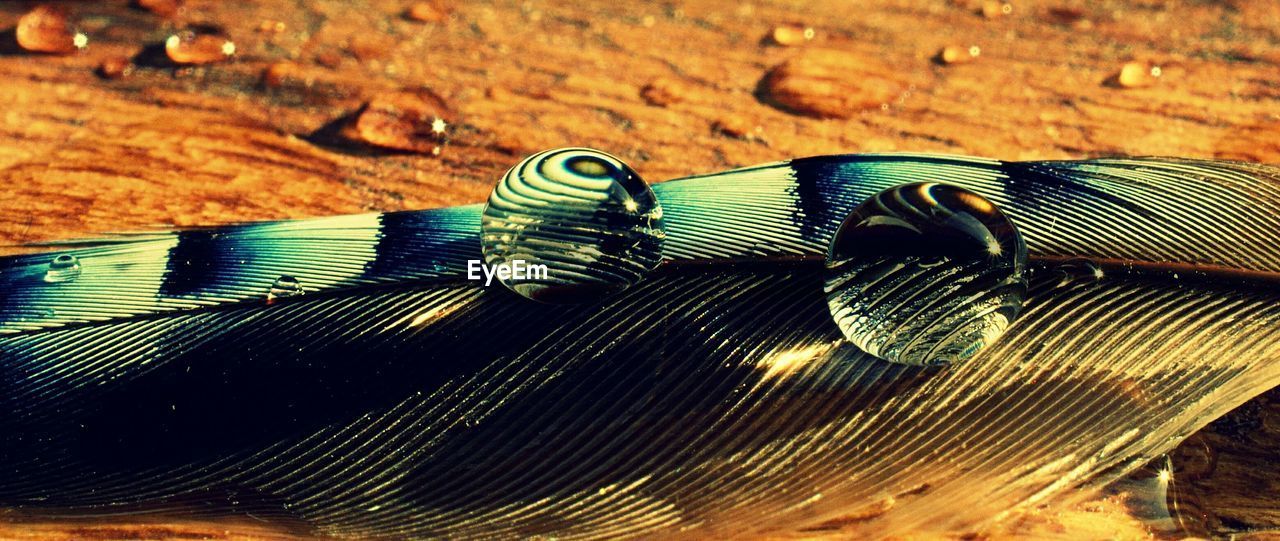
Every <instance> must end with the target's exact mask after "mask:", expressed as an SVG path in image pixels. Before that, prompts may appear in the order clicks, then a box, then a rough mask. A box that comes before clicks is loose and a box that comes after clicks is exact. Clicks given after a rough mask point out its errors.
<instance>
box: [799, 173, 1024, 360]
mask: <svg viewBox="0 0 1280 541" xmlns="http://www.w3.org/2000/svg"><path fill="white" fill-rule="evenodd" d="M1026 262H1027V247H1026V243H1025V242H1024V241H1023V240H1022V236H1021V235H1020V234H1019V233H1018V230H1017V229H1016V228H1015V227H1014V225H1013V223H1012V222H1011V221H1009V219H1008V218H1007V217H1005V215H1004V213H1002V212H1001V211H1000V209H999V208H997V207H996V206H995V205H994V204H993V203H991V202H990V201H988V200H987V199H985V198H983V197H982V196H980V195H978V194H976V193H973V192H970V191H968V190H965V189H963V188H959V187H955V186H949V185H946V184H937V183H913V184H905V185H902V186H897V187H894V188H890V189H888V190H885V191H883V192H880V193H879V194H877V195H875V196H873V197H871V198H870V199H868V200H867V201H866V202H864V203H863V204H862V205H860V206H859V207H858V208H857V209H855V210H854V211H853V213H851V214H850V215H849V216H848V217H847V218H845V220H844V223H842V224H841V225H840V228H839V230H838V231H837V232H836V235H835V237H834V238H833V239H832V241H831V248H830V251H829V252H828V254H827V274H826V279H825V283H824V291H826V293H827V305H828V308H829V309H830V310H831V315H832V317H833V318H834V319H835V322H836V324H837V325H838V326H839V327H840V330H841V331H842V332H843V333H844V335H845V337H846V338H848V339H849V341H851V342H853V343H854V344H855V345H857V346H858V347H859V348H862V350H863V351H866V352H867V353H870V354H872V355H875V356H877V357H879V358H881V359H884V360H887V361H891V362H896V363H902V364H911V365H939V364H948V363H953V362H958V361H962V360H964V359H966V358H968V357H970V356H972V355H973V354H975V353H977V352H978V351H979V350H981V349H982V348H983V347H985V346H987V345H989V344H991V342H993V341H994V340H995V339H996V338H997V337H999V336H1000V335H1001V334H1002V333H1003V332H1004V330H1005V328H1007V327H1008V326H1009V324H1010V323H1011V322H1012V321H1013V319H1014V318H1015V317H1017V315H1018V312H1019V311H1021V309H1022V303H1023V300H1024V298H1025V297H1026V278H1025V276H1024V271H1025V269H1026Z"/></svg>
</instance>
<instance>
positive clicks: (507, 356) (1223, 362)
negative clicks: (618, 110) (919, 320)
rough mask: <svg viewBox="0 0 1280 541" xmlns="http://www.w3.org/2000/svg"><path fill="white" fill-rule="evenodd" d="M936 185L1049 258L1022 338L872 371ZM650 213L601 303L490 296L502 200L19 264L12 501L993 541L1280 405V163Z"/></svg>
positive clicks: (8, 500) (8, 345)
mask: <svg viewBox="0 0 1280 541" xmlns="http://www.w3.org/2000/svg"><path fill="white" fill-rule="evenodd" d="M921 181H931V182H940V183H946V184H952V185H956V186H960V187H963V188H965V189H968V190H971V191H973V192H976V193H978V194H980V195H982V196H983V197H985V198H987V199H989V200H990V201H992V202H994V203H995V204H996V205H998V206H999V207H1000V208H1001V209H1002V210H1003V212H1004V213H1005V214H1007V215H1008V216H1009V217H1010V218H1011V219H1012V220H1013V221H1014V222H1015V223H1016V224H1017V226H1018V228H1019V230H1020V231H1021V233H1022V235H1023V237H1024V238H1025V240H1026V243H1027V246H1028V251H1029V253H1030V257H1031V262H1032V268H1031V275H1030V283H1029V289H1028V294H1027V301H1026V303H1025V308H1024V310H1023V312H1022V315H1021V316H1020V317H1019V318H1018V319H1017V320H1016V321H1015V322H1014V323H1013V324H1012V326H1010V327H1009V329H1008V330H1007V331H1006V332H1005V334H1004V335H1003V336H1001V337H1000V338H999V340H998V341H997V342H996V343H994V344H991V345H989V346H988V347H987V348H986V350H984V351H983V352H981V353H980V354H979V355H978V356H976V357H974V358H973V359H971V360H969V361H968V362H966V363H964V364H961V365H957V366H954V367H950V368H944V369H938V368H925V367H915V366H904V365H895V364H890V363H885V362H883V361H879V360H877V359H874V358H872V357H869V356H867V355H866V354H864V353H862V352H860V351H859V350H858V349H857V348H856V347H854V346H852V345H851V344H849V343H848V342H846V341H845V340H844V339H843V336H842V335H841V333H840V330H839V329H838V328H837V327H836V325H835V323H834V322H833V321H832V319H831V316H830V314H829V313H828V310H827V306H826V300H825V297H824V295H823V291H822V271H823V256H824V254H825V253H826V250H827V247H828V244H829V243H830V241H831V238H832V235H834V233H835V230H836V228H837V227H838V226H839V225H840V223H841V221H842V220H843V219H844V217H845V216H847V215H848V214H849V213H850V212H851V211H853V209H854V208H855V207H857V206H858V205H859V204H860V203H862V202H863V201H864V200H866V199H867V198H868V197H870V196H872V195H874V194H876V193H878V192H880V191H882V190H884V189H886V188H890V187H893V186H897V185H901V184H906V183H911V182H921ZM653 192H654V194H655V195H656V196H657V198H658V200H659V201H660V202H661V205H662V209H663V211H664V213H665V215H664V216H663V220H664V222H665V228H666V238H665V243H664V245H663V247H662V254H663V262H662V264H661V265H659V266H658V268H657V269H655V270H653V271H651V272H649V273H648V274H647V275H646V276H644V277H643V278H642V279H640V280H639V282H637V283H636V284H634V285H633V286H632V287H630V288H627V289H625V290H624V291H622V292H620V293H617V294H615V295H611V296H604V297H601V298H600V299H598V300H597V301H595V302H589V303H584V304H577V305H546V304H541V303H537V302H531V301H529V300H527V299H524V298H521V297H519V296H517V295H515V294H513V293H511V292H510V291H507V290H505V289H504V288H502V287H498V286H497V284H496V283H495V284H494V285H493V286H491V287H488V288H486V287H483V285H479V284H477V283H476V282H474V281H468V280H467V279H466V271H467V264H468V261H469V260H477V259H482V254H481V252H480V249H481V243H480V220H481V212H482V207H481V206H480V205H470V206H462V207H454V208H445V209H433V210H424V211H416V212H397V213H386V214H367V215H357V216H341V217H334V218H323V219H316V220H301V221H282V222H270V223H255V224H243V225H233V226H226V227H213V228H202V229H190V230H181V231H175V232H167V233H148V234H139V235H124V236H118V237H113V238H109V239H105V240H102V241H98V242H90V243H81V244H68V245H64V246H58V247H56V251H53V252H48V253H42V254H34V255H22V256H14V257H7V258H3V259H0V508H8V509H10V510H14V512H16V513H18V514H20V515H21V516H24V517H31V518H36V519H38V518H41V517H62V518H66V517H86V518H87V517H100V516H107V515H111V516H119V515H145V516H158V517H206V518H224V517H234V516H253V517H255V518H259V519H262V520H267V521H269V522H272V523H275V524H277V525H279V526H280V527H282V528H288V529H291V530H293V531H296V532H298V533H299V534H302V535H317V536H338V537H383V538H406V537H410V538H411V537H448V538H459V539H461V538H473V537H483V538H491V537H504V538H506V537H529V536H534V535H545V536H555V537H584V538H617V537H630V536H645V535H648V536H660V537H664V538H682V537H688V538H713V537H714V538H723V537H744V536H746V537H750V536H771V535H792V534H800V535H806V536H812V537H821V536H824V535H833V536H842V537H847V536H849V535H851V534H853V535H859V536H868V537H878V536H891V535H894V534H900V533H904V532H915V533H927V532H938V533H946V532H955V531H970V530H973V529H980V528H982V527H984V526H986V525H989V524H991V523H993V522H994V521H998V520H1000V519H1001V518H1002V517H1005V516H1007V515H1008V514H1009V513H1010V512H1014V511H1017V510H1018V509H1022V508H1026V507H1027V506H1030V505H1034V504H1036V503H1038V502H1042V501H1045V500H1046V499H1048V498H1051V497H1058V496H1060V495H1062V494H1063V493H1064V492H1066V491H1068V490H1073V489H1077V488H1079V487H1088V486H1095V485H1098V484H1102V483H1106V482H1108V481H1110V480H1113V479H1115V478H1116V477H1118V476H1120V475H1123V474H1124V473H1125V472H1127V471H1129V470H1132V469H1133V468H1135V467H1137V466H1140V465H1142V464H1144V463H1146V462H1147V461H1149V460H1150V459H1151V458H1152V457H1154V456H1156V455H1158V454H1160V453H1162V452H1164V451H1167V450H1169V449H1170V448H1172V447H1173V446H1174V445H1176V444H1177V443H1178V442H1179V441H1181V440H1182V439H1183V438H1185V437H1186V436H1187V435H1188V434H1190V433H1191V431H1193V430H1195V429H1197V428H1199V427H1200V426H1203V425H1204V424H1206V423H1208V422H1209V421H1211V420H1213V419H1215V418H1216V417H1218V416H1220V415H1221V414H1223V413H1225V412H1226V411H1228V410H1230V409H1231V408H1233V407H1235V406H1236V405H1238V404H1240V403H1242V402H1244V401H1246V400H1248V399H1249V398H1251V397H1252V396H1255V395H1256V394H1258V393H1260V392H1263V391H1266V390H1268V389H1270V388H1271V387H1274V386H1275V385H1276V383H1277V381H1280V285H1277V284H1278V283H1280V282H1278V279H1280V170H1277V169H1275V168H1271V167H1267V166H1262V165H1251V164H1242V163H1231V162H1213V161H1195V160H1181V159H1165V158H1142V159H1098V160H1087V161H1057V162H1000V161H994V160H985V159H976V158H963V157H946V156H934V155H850V156H825V157H814V158H805V159H797V160H791V161H787V162H779V163H775V164H768V165H762V166H757V167H749V168H745V169H738V170H734V171H728V172H723V173H716V174H711V175H703V176H697V177H691V178H685V179H679V180H674V181H669V182H665V183H661V184H657V185H655V186H653ZM65 256H72V257H74V262H75V264H76V265H75V266H73V265H71V261H72V260H71V259H69V258H67V257H65ZM55 258H61V261H62V263H59V264H56V265H53V266H52V267H51V263H53V262H54V260H55ZM1079 258H1084V261H1087V262H1088V263H1089V264H1090V265H1091V267H1090V268H1096V269H1097V273H1098V276H1096V277H1091V278H1090V279H1077V278H1078V276H1077V275H1076V274H1073V273H1071V272H1070V269H1071V268H1072V265H1073V264H1074V263H1072V262H1073V261H1077V262H1078V261H1080V259H1079ZM73 268H74V271H70V270H68V269H73ZM1064 269H1066V270H1064ZM64 271H65V272H64ZM59 272H61V274H59ZM50 273H53V274H50ZM283 278H290V279H292V281H289V280H284V281H282V279H283ZM299 293H300V294H299ZM268 297H270V301H269V300H268Z"/></svg>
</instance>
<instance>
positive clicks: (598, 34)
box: [0, 0, 1280, 539]
mask: <svg viewBox="0 0 1280 541" xmlns="http://www.w3.org/2000/svg"><path fill="white" fill-rule="evenodd" d="M37 6H38V4H37V3H33V2H5V3H3V4H0V30H2V31H4V33H3V34H0V77H3V79H4V83H3V84H0V103H4V104H5V105H4V110H3V120H2V122H0V168H2V169H3V175H4V178H3V183H4V186H5V188H4V197H2V198H0V246H3V248H0V251H2V252H3V253H17V252H20V251H26V250H30V248H24V247H22V246H20V245H21V244H24V243H33V242H41V241H50V240H56V239H66V238H76V237H87V236H94V235H99V234H102V233H104V232H110V231H121V230H136V229H143V228H150V227H165V226H189V225H208V224H218V223H226V222H236V221H248V220H263V219H278V218H301V217H308V216H325V215H333V214H344V213H358V212H366V211H385V210H401V209H417V208H425V207H435V206H441V205H453V204H460V203H471V202H479V201H482V200H483V199H484V198H485V197H486V196H487V194H488V192H489V190H490V189H491V188H492V186H493V184H494V182H495V180H496V179H497V178H498V177H499V176H500V175H501V174H502V173H503V172H504V171H505V170H506V168H508V167H510V166H511V165H512V164H514V163H515V162H516V161H518V160H519V159H520V158H521V157H523V156H524V155H526V154H529V153H532V152H534V151H537V150H541V149H545V148H551V147H560V146H576V145H581V146H591V147H595V148H600V149H602V150H606V151H608V152H611V153H614V154H616V155H618V156H619V157H621V158H623V159H624V160H626V161H628V162H629V163H630V164H631V165H632V166H633V167H634V168H635V169H637V170H638V171H639V172H640V173H641V175H643V176H644V177H646V178H647V179H648V180H649V181H650V182H657V181H661V180H665V179H668V178H673V177H679V176H686V175H689V174H694V173H699V172H708V171H715V170H721V169H727V168H732V167H736V166H745V165H751V164H755V163H760V162H766V161H773V160H779V159H785V158H791V157H798V156H806V155H815V154H825V153H845V152H873V151H928V152H948V153H960V154H975V155H982V156H990V157H997V158H1004V159H1042V158H1078V157H1087V156H1097V155H1114V154H1141V155H1178V156H1188V157H1206V158H1227V159H1239V160H1248V161H1258V162H1276V161H1280V3H1277V2H1271V1H1265V2H1251V1H1247V0H1234V1H1232V0H1224V1H1210V0H1198V1H1188V2H1174V1H1162V0H1130V1H1115V0H1106V1H1101V2H1083V1H1075V0H1050V1H1047V2H1023V1H1015V2H1011V3H1004V2H999V1H991V0H988V1H982V0H972V1H968V0H960V1H951V2H944V1H937V2H917V1H912V0H875V1H871V2H844V1H837V0H832V1H828V2H813V3H807V2H800V1H795V2H790V1H758V2H736V1H727V0H726V1H711V0H670V1H664V2H659V3H649V4H639V3H631V2H617V1H608V0H586V1H581V2H571V3H570V2H550V1H545V0H528V1H476V2H470V1H468V2H463V1H460V0H458V1H450V0H438V1H428V2H416V1H406V0H353V1H345V0H317V1H310V2H304V1H297V2H284V1H278V2H269V1H263V2H219V1H216V0H206V1H194V0H191V1H186V2H181V1H176V0H138V1H136V2H127V1H124V0H114V1H104V2H87V1H86V2H59V3H56V6H55V7H54V9H53V10H50V13H53V12H57V11H59V10H62V11H64V12H65V13H64V14H65V16H66V23H67V26H66V27H65V29H62V28H60V27H58V26H57V25H56V24H52V23H48V22H47V21H46V22H45V23H44V24H43V26H39V25H37V27H33V26H32V24H33V22H32V20H31V19H27V20H26V21H25V23H24V22H23V21H22V17H23V16H24V15H26V14H29V13H30V12H31V11H32V10H33V9H35V8H36V7H37ZM44 17H45V18H46V19H47V18H49V17H50V15H49V14H48V13H46V14H45V15H44ZM55 22H56V21H55ZM24 24H25V26H24ZM51 24H52V26H51ZM191 29H195V30H197V31H198V32H197V33H196V34H194V35H195V36H196V37H194V38H191V36H189V35H188V34H185V33H184V32H189V31H190V30H191ZM32 31H34V32H36V34H31V32H32ZM77 33H78V34H80V35H81V36H82V40H81V41H85V40H87V43H79V44H83V45H84V47H83V48H77V47H74V46H73V47H71V50H70V52H68V53H67V54H56V53H37V52H32V51H30V50H28V49H30V48H31V47H29V45H30V44H31V43H32V40H33V39H35V40H36V42H37V43H40V42H41V41H40V40H42V39H43V40H44V42H45V43H54V44H55V45H56V44H57V43H58V40H65V39H71V40H73V41H74V40H75V36H76V34H77ZM33 36H34V37H33ZM171 36H177V37H171ZM23 38H25V40H26V41H25V45H28V46H26V47H24V45H22V44H20V43H19V42H23V41H24V40H23ZM228 44H230V46H228ZM73 45H76V44H75V43H73ZM55 48H56V47H55ZM227 53H230V54H227ZM1272 394H1273V395H1274V394H1276V393H1275V392H1273V393H1272ZM1270 400H1271V401H1270V402H1267V401H1265V400H1262V401H1255V402H1253V403H1251V404H1252V405H1253V406H1251V407H1257V408H1260V409H1259V411H1261V412H1263V413H1265V412H1266V411H1272V410H1274V409H1275V408H1274V403H1275V402H1280V400H1275V399H1274V398H1272V399H1270ZM1267 408H1271V409H1267ZM1263 413H1259V414H1258V415H1259V417H1258V418H1259V419H1269V421H1266V422H1267V423H1271V425H1267V426H1272V427H1273V428H1274V426H1273V425H1274V424H1275V419H1276V417H1275V416H1270V417H1267V416H1266V415H1264V414H1263ZM1259 422H1260V423H1262V421H1259ZM1264 424H1265V423H1264ZM1259 426H1263V425H1259ZM1219 428H1221V425H1219ZM1215 430H1218V429H1215V428H1213V427H1211V428H1210V429H1209V430H1208V431H1206V432H1205V433H1203V434H1202V435H1198V436H1197V437H1196V438H1200V437H1207V438H1210V439H1211V438H1213V437H1217V436H1215V434H1218V432H1215ZM1268 434H1270V435H1268V436H1266V437H1270V438H1272V439H1270V440H1266V446H1264V447H1262V451H1258V442H1256V441H1255V442H1253V445H1252V446H1249V445H1243V444H1241V445H1243V447H1241V448H1243V449H1246V451H1241V453H1244V454H1246V455H1247V454H1248V453H1253V455H1252V456H1253V458H1252V459H1251V460H1252V462H1250V461H1249V460H1246V461H1245V463H1246V464H1249V463H1252V464H1254V465H1255V466H1256V464H1257V461H1258V460H1262V462H1263V464H1267V465H1269V466H1273V467H1274V465H1275V463H1276V461H1277V460H1280V457H1277V452H1276V451H1275V449H1277V447H1276V446H1275V445H1272V444H1271V443H1273V442H1276V441H1280V437H1276V435H1275V434H1273V433H1268ZM1219 435H1220V434H1219ZM1258 437H1260V438H1261V437H1262V436H1258ZM1193 440H1195V438H1193ZM1196 441H1201V440H1196ZM1232 441H1236V440H1232ZM1188 445H1190V444H1188ZM1220 447H1221V446H1220ZM1188 449H1190V447H1189V446H1186V445H1184V449H1180V450H1179V452H1190V451H1188ZM1248 449H1251V450H1248ZM1259 452H1261V453H1262V456H1261V458H1260V459H1259V458H1258V457H1257V456H1256V455H1257V453H1259ZM1228 455H1230V453H1226V454H1224V456H1228ZM1228 462H1229V461H1228ZM1235 478H1236V479H1237V480H1238V479H1239V477H1238V476H1237V477H1235ZM1199 479H1202V481H1201V482H1200V484H1201V485H1205V483H1210V484H1211V483H1212V479H1213V476H1211V475H1210V476H1205V475H1201V477H1199ZM1203 479H1208V481H1203ZM1259 482H1263V481H1259ZM1266 482H1270V483H1272V484H1271V485H1265V484H1264V486H1269V488H1270V489H1271V491H1270V493H1271V495H1272V496H1273V497H1272V498H1271V499H1270V500H1269V502H1270V506H1271V507H1267V506H1266V505H1263V506H1262V507H1263V509H1261V510H1249V509H1244V508H1248V507H1249V506H1250V505H1253V506H1255V507H1257V506H1258V504H1257V503H1256V502H1257V501H1258V499H1257V498H1253V499H1249V498H1247V497H1246V498H1244V499H1243V500H1241V499H1240V498H1236V499H1235V500H1230V501H1226V502H1216V501H1215V500H1214V498H1215V497H1216V496H1214V494H1219V495H1220V494H1223V492H1222V491H1221V490H1219V491H1216V492H1215V491H1212V490H1207V489H1205V486H1208V485H1205V486H1200V487H1199V488H1200V489H1202V491H1201V492H1202V494H1201V496H1200V499H1199V500H1197V502H1198V503H1197V505H1199V506H1200V507H1197V509H1198V510H1199V512H1202V514H1214V516H1215V517H1218V520H1217V522H1216V523H1215V524H1217V526H1213V527H1214V528H1217V530H1214V531H1217V532H1218V533H1221V532H1223V531H1228V530H1232V529H1235V530H1241V529H1243V530H1248V529H1252V528H1264V529H1265V528H1267V527H1271V528H1274V527H1275V525H1276V524H1277V523H1280V520H1277V519H1276V517H1275V515H1276V509H1275V508H1274V507H1275V503H1276V501H1277V499H1276V498H1275V497H1274V496H1275V493H1276V490H1275V489H1276V486H1277V485H1275V484H1274V481H1266ZM1227 492H1228V493H1230V491H1227ZM1246 492H1248V491H1246ZM1263 492H1266V490H1264V491H1263ZM1122 496H1123V495H1119V496H1117V495H1114V494H1113V495H1097V496H1096V497H1095V498H1092V499H1090V500H1089V501H1086V502H1084V503H1080V502H1078V501H1076V502H1073V503H1069V504H1068V503H1063V504H1060V505H1058V506H1056V507H1054V506H1050V507H1046V508H1045V509H1044V510H1037V511H1036V512H1034V513H1032V514H1030V515H1028V516H1026V517H1021V518H1015V519H1011V520H1009V521H1007V524H1006V525H1004V526H1002V527H1000V528H999V529H998V530H999V531H996V532H987V535H991V536H994V537H1004V536H1010V537H1036V538H1040V537H1050V536H1060V537H1064V538H1078V537H1096V538H1113V537H1119V538H1129V537H1132V538H1137V537H1143V536H1146V535H1148V534H1149V533H1151V528H1150V525H1149V524H1147V523H1145V522H1144V521H1143V520H1142V519H1141V518H1138V517H1135V516H1133V515H1134V514H1133V513H1132V512H1131V511H1132V509H1131V506H1129V507H1126V505H1124V504H1123V497H1122ZM1242 502H1243V503H1242ZM1249 502H1254V503H1249ZM1219 504H1221V505H1219ZM1233 505H1234V506H1235V507H1231V506H1233ZM1242 509H1243V510H1242ZM1041 511H1043V512H1041ZM1223 513H1226V515H1229V517H1228V518H1229V520H1227V521H1225V522H1224V521H1223V520H1222V519H1221V516H1220V515H1222V514H1223ZM1233 513H1234V514H1233ZM1226 515H1224V516H1226ZM5 516H6V515H5V512H4V511H0V537H3V538H6V539H63V538H74V539H177V538H184V539H185V538H228V539H231V538H243V539H259V538H271V537H272V536H274V535H277V534H273V533H271V531H270V530H269V529H263V528H264V526H263V525H260V524H247V525H246V524H241V525H225V524H217V525H210V524H184V523H169V524H161V525H156V524H148V525H139V524H128V523H125V524H105V525H103V524H99V525H65V524H18V523H13V524H9V525H6V524H5V522H4V519H5ZM1268 521H1270V522H1268ZM1206 523H1208V521H1206ZM1224 524H1226V526H1224ZM1205 533H1211V532H1209V531H1206V532H1205ZM1257 535H1266V534H1257Z"/></svg>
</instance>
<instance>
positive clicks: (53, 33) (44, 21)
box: [14, 5, 89, 54]
mask: <svg viewBox="0 0 1280 541" xmlns="http://www.w3.org/2000/svg"><path fill="white" fill-rule="evenodd" d="M14 37H15V38H16V39H17V41H18V45H19V46H20V47H22V48H23V49H26V50H28V51H32V52H38V53H54V54H65V53H73V52H75V51H78V50H80V49H83V48H85V47H86V46H87V45H88V44H89V37H88V36H86V35H85V34H84V33H83V32H80V31H79V30H77V29H76V28H75V25H74V24H73V23H72V21H71V19H70V16H69V14H68V12H67V9H66V8H65V7H63V6H51V5H42V6H36V7H35V9H32V10H31V11H29V12H27V13H26V14H25V15H23V16H22V18H20V19H18V26H17V28H15V29H14Z"/></svg>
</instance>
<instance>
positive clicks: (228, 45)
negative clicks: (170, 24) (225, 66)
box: [164, 25, 236, 65]
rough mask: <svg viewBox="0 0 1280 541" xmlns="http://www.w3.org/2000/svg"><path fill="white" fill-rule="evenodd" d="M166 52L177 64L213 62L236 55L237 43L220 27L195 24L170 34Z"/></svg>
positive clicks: (166, 43) (165, 47)
mask: <svg viewBox="0 0 1280 541" xmlns="http://www.w3.org/2000/svg"><path fill="white" fill-rule="evenodd" d="M164 52H165V54H166V55H168V56H169V60H172V61H173V62H174V63H175V64H187V65H197V64H211V63H214V62H221V61H224V60H227V59H228V58H231V57H232V56H234V55H235V54H236V44H235V42H233V41H231V38H230V37H229V36H227V34H226V32H224V31H223V30H222V29H221V28H219V27H216V26H211V25H195V26H190V27H187V28H184V29H182V30H179V31H177V32H175V33H174V34H172V35H170V36H169V37H168V39H166V40H165V41H164Z"/></svg>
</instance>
